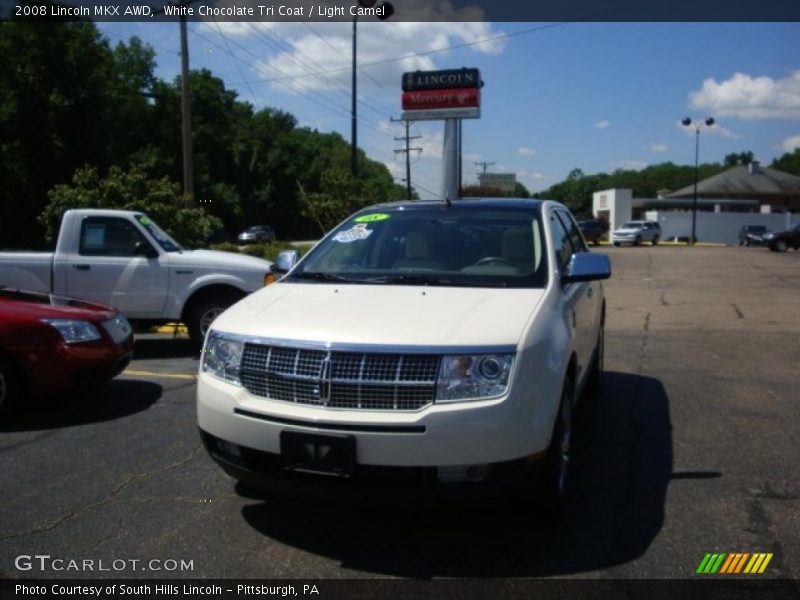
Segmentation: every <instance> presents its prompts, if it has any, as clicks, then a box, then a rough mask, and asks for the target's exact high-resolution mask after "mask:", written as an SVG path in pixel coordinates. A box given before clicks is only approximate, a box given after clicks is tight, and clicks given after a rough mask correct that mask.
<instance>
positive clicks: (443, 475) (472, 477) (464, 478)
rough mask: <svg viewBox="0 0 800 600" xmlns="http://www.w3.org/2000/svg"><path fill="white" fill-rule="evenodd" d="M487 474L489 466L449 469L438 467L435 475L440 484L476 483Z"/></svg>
mask: <svg viewBox="0 0 800 600" xmlns="http://www.w3.org/2000/svg"><path fill="white" fill-rule="evenodd" d="M488 474H489V465H487V464H482V465H455V466H451V467H438V469H437V475H438V478H439V481H441V482H442V483H464V482H472V483H477V482H479V481H483V480H484V479H486V476H487V475H488Z"/></svg>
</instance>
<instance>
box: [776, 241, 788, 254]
mask: <svg viewBox="0 0 800 600" xmlns="http://www.w3.org/2000/svg"><path fill="white" fill-rule="evenodd" d="M788 249H789V244H787V243H786V240H778V241H777V242H775V250H777V251H778V252H786V251H787V250H788Z"/></svg>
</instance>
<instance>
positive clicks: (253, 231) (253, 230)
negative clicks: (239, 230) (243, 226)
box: [245, 226, 267, 233]
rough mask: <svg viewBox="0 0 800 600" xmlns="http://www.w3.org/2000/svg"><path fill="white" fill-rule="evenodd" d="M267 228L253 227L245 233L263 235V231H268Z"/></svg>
mask: <svg viewBox="0 0 800 600" xmlns="http://www.w3.org/2000/svg"><path fill="white" fill-rule="evenodd" d="M266 230H267V228H266V227H261V226H256V227H251V228H250V229H247V230H245V233H261V232H262V231H266Z"/></svg>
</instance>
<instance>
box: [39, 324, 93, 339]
mask: <svg viewBox="0 0 800 600" xmlns="http://www.w3.org/2000/svg"><path fill="white" fill-rule="evenodd" d="M41 321H42V322H43V323H47V324H48V325H50V327H53V328H54V329H55V330H56V331H58V333H60V334H61V337H62V338H64V341H65V342H66V343H67V344H78V343H80V342H93V341H96V340H99V339H102V338H101V336H100V332H99V331H97V328H96V327H95V326H94V325H92V324H91V323H89V321H81V320H79V319H42V320H41Z"/></svg>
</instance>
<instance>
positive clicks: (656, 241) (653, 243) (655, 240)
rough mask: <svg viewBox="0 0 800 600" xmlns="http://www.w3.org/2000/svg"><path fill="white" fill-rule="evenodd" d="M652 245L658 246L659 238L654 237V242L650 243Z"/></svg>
mask: <svg viewBox="0 0 800 600" xmlns="http://www.w3.org/2000/svg"><path fill="white" fill-rule="evenodd" d="M650 244H651V245H653V246H658V236H654V237H653V241H652V242H650Z"/></svg>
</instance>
